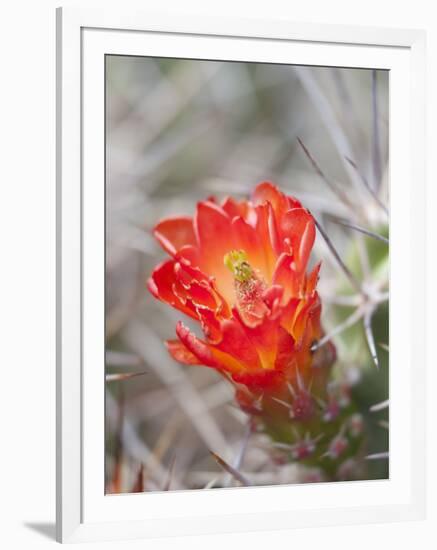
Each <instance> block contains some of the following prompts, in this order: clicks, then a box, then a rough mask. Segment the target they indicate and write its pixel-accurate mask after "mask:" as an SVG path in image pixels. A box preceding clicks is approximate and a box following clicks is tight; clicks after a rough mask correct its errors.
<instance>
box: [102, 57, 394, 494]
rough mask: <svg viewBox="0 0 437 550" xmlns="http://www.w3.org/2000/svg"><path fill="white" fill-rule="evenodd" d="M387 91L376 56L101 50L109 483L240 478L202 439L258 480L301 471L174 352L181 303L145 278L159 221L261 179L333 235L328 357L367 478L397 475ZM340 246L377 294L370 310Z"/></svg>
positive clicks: (211, 379) (327, 269)
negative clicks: (293, 57)
mask: <svg viewBox="0 0 437 550" xmlns="http://www.w3.org/2000/svg"><path fill="white" fill-rule="evenodd" d="M388 93H389V75H388V72H386V71H375V70H371V69H347V68H325V67H304V66H292V65H274V64H271V65H270V64H256V63H236V62H209V61H198V60H177V59H160V58H145V57H127V56H113V55H111V56H107V57H106V162H107V166H106V209H107V212H106V223H107V227H106V388H107V392H106V472H105V475H106V488H107V492H108V493H119V492H138V491H156V490H182V489H201V488H213V487H230V486H232V485H234V484H235V480H233V479H232V478H231V476H230V475H229V474H228V473H226V472H225V471H223V469H222V468H220V466H219V465H218V464H217V463H216V462H215V461H214V459H213V458H212V457H211V455H210V453H209V450H213V451H215V452H217V453H218V454H219V455H220V456H221V457H223V458H224V459H225V460H226V461H228V462H229V463H230V464H232V463H234V462H235V461H238V463H239V465H240V467H241V470H242V471H244V473H245V475H247V477H248V478H249V479H250V480H251V482H252V483H253V484H256V485H269V484H277V483H298V482H302V481H304V480H305V479H307V478H304V477H303V473H302V471H301V469H300V467H299V466H297V465H295V464H286V465H284V464H282V465H281V464H278V463H275V462H274V461H272V460H271V457H270V455H269V453H267V451H266V442H265V441H263V438H262V436H260V435H251V436H249V432H248V424H247V418H246V416H245V415H244V413H242V412H241V411H239V410H238V409H236V408H235V407H234V405H233V389H232V387H231V386H230V385H229V384H227V383H226V382H225V381H224V380H223V379H222V378H221V377H220V376H219V375H218V374H217V373H216V372H214V371H212V370H211V369H207V368H202V367H184V366H182V365H179V364H177V363H175V362H174V361H173V360H172V359H171V358H170V356H169V355H168V354H167V351H166V349H165V346H164V341H165V340H166V339H169V338H174V336H175V332H174V330H175V325H176V322H177V320H179V319H181V318H182V317H183V316H182V314H180V313H178V312H177V311H175V310H171V308H169V307H168V306H167V305H164V304H161V303H159V302H158V301H157V300H155V299H154V298H153V297H152V296H151V295H150V294H149V293H148V291H147V289H146V286H145V284H146V279H147V277H148V276H149V275H150V273H151V271H152V270H153V268H154V267H155V266H156V264H157V263H158V262H160V261H162V260H163V259H164V257H165V253H164V252H163V251H162V250H161V249H160V247H159V246H158V245H157V243H156V242H155V241H154V239H153V237H152V234H151V230H152V228H153V226H154V225H155V224H156V222H157V221H158V220H159V219H160V218H162V217H166V216H170V215H173V214H187V215H191V214H192V213H193V212H194V208H195V204H196V202H197V201H199V200H203V199H205V198H206V197H208V196H209V195H215V196H217V197H223V196H225V195H227V194H231V195H233V196H236V197H246V196H247V195H248V194H250V192H251V190H252V189H253V187H254V186H255V185H256V184H257V183H258V182H260V181H263V180H270V181H273V182H275V183H276V184H277V185H278V186H279V187H280V188H281V189H282V190H283V191H285V192H287V193H288V194H291V195H295V196H296V197H297V198H298V199H299V200H301V201H302V203H303V204H304V206H305V207H307V208H309V209H310V210H311V211H312V213H313V214H314V215H315V217H316V219H318V221H319V222H320V223H321V224H322V225H323V227H324V229H325V231H326V234H327V236H328V237H329V241H330V243H331V249H330V247H329V246H328V245H327V243H326V241H325V240H324V239H323V238H321V237H320V234H319V236H318V238H317V240H316V245H315V247H314V250H313V261H314V262H315V261H318V260H320V259H321V260H322V262H323V264H322V271H321V280H320V283H319V288H320V294H321V297H322V303H323V308H324V309H323V324H324V328H325V330H326V332H327V333H328V334H331V333H332V338H333V341H334V343H335V345H336V347H337V352H338V361H337V364H336V367H335V369H336V371H338V373H339V376H340V375H341V376H346V377H347V378H348V379H349V380H351V381H352V382H353V383H354V384H355V385H354V389H353V392H354V397H355V400H356V402H357V404H358V406H359V409H360V412H361V413H362V415H363V417H364V419H365V424H366V429H367V430H368V434H369V436H368V448H367V452H368V454H369V455H370V457H371V458H370V459H369V460H368V461H367V464H366V469H365V471H364V472H363V473H361V474H360V477H361V478H365V479H377V478H385V477H387V476H388V460H387V454H386V453H387V451H388V407H387V406H386V403H385V402H386V400H387V399H388V391H389V388H388V277H389V253H388V252H389V250H388V243H387V242H386V239H388V182H387V169H388V133H389V128H388V120H389V112H388V105H389V103H388ZM361 229H366V230H368V231H369V232H370V235H366V234H363V233H362V232H361ZM380 237H382V238H380ZM332 247H334V248H335V250H336V251H337V252H338V256H339V258H340V260H341V261H342V262H343V263H344V266H346V271H349V272H350V274H352V277H353V279H354V280H355V281H357V282H358V283H359V286H360V288H361V289H365V290H366V292H368V294H369V295H370V296H375V301H374V304H372V311H371V315H369V316H367V317H366V316H364V314H363V312H362V311H361V309H360V303H361V302H360V299H359V292H357V288H356V285H355V286H354V284H351V278H350V277H349V276H348V274H347V273H346V271H345V269H344V268H342V266H340V265H339V262H338V258H336V257H335V255H334V254H333V252H332ZM344 266H343V267H344ZM381 296H382V298H381ZM372 355H373V356H374V357H373V358H372ZM375 355H376V358H375ZM375 361H377V363H378V365H379V366H378V367H377V366H376V365H375ZM381 403H382V405H380V406H379V407H378V406H377V407H376V408H375V407H374V406H375V405H378V404H381Z"/></svg>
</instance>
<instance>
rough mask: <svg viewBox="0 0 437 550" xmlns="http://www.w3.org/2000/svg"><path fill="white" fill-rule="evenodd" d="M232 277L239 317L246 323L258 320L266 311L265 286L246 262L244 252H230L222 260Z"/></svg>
mask: <svg viewBox="0 0 437 550" xmlns="http://www.w3.org/2000/svg"><path fill="white" fill-rule="evenodd" d="M223 261H224V264H225V266H226V267H227V268H228V269H229V270H230V271H231V273H232V275H233V276H234V287H235V297H236V305H237V307H238V310H239V312H240V315H242V317H243V318H244V319H245V320H246V321H248V322H253V321H256V320H258V321H259V320H260V319H261V318H262V316H263V315H264V314H265V313H266V311H267V306H266V304H265V303H264V301H263V298H262V297H263V293H264V291H265V289H266V284H265V282H264V281H263V279H262V278H261V277H260V276H259V275H258V273H257V272H256V271H255V270H254V269H253V267H252V266H251V265H250V263H249V262H248V261H247V256H246V252H245V251H244V250H231V251H230V252H228V253H227V254H225V256H224V258H223Z"/></svg>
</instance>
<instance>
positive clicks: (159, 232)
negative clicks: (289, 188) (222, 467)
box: [148, 182, 332, 407]
mask: <svg viewBox="0 0 437 550" xmlns="http://www.w3.org/2000/svg"><path fill="white" fill-rule="evenodd" d="M315 233H316V231H315V223H314V219H313V217H312V216H311V214H310V213H309V212H308V210H306V209H305V208H303V206H302V204H301V203H300V202H299V201H298V200H297V199H295V198H293V197H288V196H286V195H284V194H283V193H281V192H280V191H279V190H278V189H277V188H276V187H275V186H274V185H272V184H271V183H268V182H264V183H261V184H259V185H258V186H257V187H256V188H255V190H254V192H253V195H252V198H251V200H250V201H241V202H237V201H236V200H234V199H233V198H226V199H224V200H223V201H222V202H221V203H218V202H217V201H216V200H215V199H214V198H209V199H208V200H206V201H203V202H199V203H198V205H197V210H196V213H195V215H194V217H193V218H190V217H185V216H184V217H174V218H168V219H164V220H162V221H160V222H159V223H158V224H157V226H156V227H155V229H154V235H155V237H156V239H157V240H158V241H159V243H160V244H161V246H162V247H163V249H164V250H165V251H166V252H167V253H168V254H169V255H170V256H171V258H170V259H168V260H166V261H165V262H163V263H162V264H160V265H159V266H157V267H156V269H155V270H154V271H153V274H152V276H151V278H150V279H149V281H148V288H149V290H150V292H151V293H152V294H153V295H154V296H155V297H156V298H158V299H159V300H161V301H163V302H166V303H168V304H170V305H171V306H173V307H174V308H176V309H178V310H180V311H181V312H182V313H184V314H186V315H187V316H189V317H191V318H192V319H194V320H196V321H198V322H199V323H200V326H201V329H202V331H203V335H204V337H203V338H199V337H197V336H196V335H195V334H193V333H192V332H191V331H190V330H189V329H188V328H187V327H186V326H184V325H183V324H182V322H179V323H178V324H177V327H176V334H177V336H178V339H176V340H170V341H168V342H167V346H168V350H169V352H170V354H171V355H172V356H173V358H174V359H176V360H177V361H179V362H181V363H185V364H189V365H205V366H208V367H212V368H214V369H216V370H217V371H219V372H221V373H222V374H225V375H227V376H228V377H230V378H231V379H232V380H233V382H234V383H236V384H237V385H238V387H239V388H240V396H239V397H240V403H241V404H242V405H244V391H241V388H243V389H248V390H249V393H250V394H251V396H253V394H256V395H260V394H261V393H265V392H266V391H267V392H271V393H273V394H274V395H276V396H278V395H281V392H283V390H284V388H286V387H288V388H289V387H291V386H293V385H295V386H296V388H297V390H298V391H299V390H300V391H301V392H302V394H304V393H305V384H307V383H309V381H310V378H311V379H312V378H313V376H314V373H312V374H311V376H310V370H311V368H312V364H313V353H312V351H311V346H312V344H313V343H314V341H315V340H317V339H318V338H320V336H321V326H320V311H321V305H320V300H319V296H318V294H317V291H316V285H317V280H318V274H319V269H320V264H318V265H316V266H315V267H314V269H313V270H312V271H311V272H309V273H307V266H308V260H309V256H310V253H311V249H312V247H313V243H314V239H315ZM325 349H326V348H325ZM325 353H326V352H325ZM330 362H332V361H330ZM313 370H320V369H313ZM298 382H299V383H298ZM287 391H288V390H287ZM246 405H247V406H249V405H251V406H252V407H253V399H252V397H251V399H250V402H249V401H248V402H247V403H246Z"/></svg>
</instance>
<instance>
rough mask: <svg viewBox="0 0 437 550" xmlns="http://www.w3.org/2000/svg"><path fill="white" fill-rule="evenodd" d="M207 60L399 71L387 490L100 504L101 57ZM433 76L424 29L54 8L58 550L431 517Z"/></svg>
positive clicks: (394, 84) (229, 494) (380, 486)
mask: <svg viewBox="0 0 437 550" xmlns="http://www.w3.org/2000/svg"><path fill="white" fill-rule="evenodd" d="M218 43H220V49H219V50H218V47H217V46H218ZM249 45H250V48H249V47H248V46H249ZM261 45H262V47H260V46H261ZM195 49H198V51H199V52H202V54H201V55H198V56H197V57H198V58H202V57H203V56H205V57H206V55H207V56H208V58H210V59H214V56H217V58H222V59H226V60H233V59H239V60H250V61H269V60H270V61H277V62H278V61H281V62H285V63H286V62H289V63H291V62H293V63H302V64H319V65H339V64H341V65H343V66H351V67H354V66H361V67H363V66H367V67H375V68H385V69H389V70H390V71H391V81H390V83H391V103H390V112H391V116H390V159H391V167H390V178H391V182H393V181H396V182H397V187H396V189H394V188H393V189H392V193H391V222H390V239H391V244H390V254H391V276H392V278H391V303H390V308H391V309H390V318H391V327H390V336H391V337H390V342H391V349H390V409H391V410H390V416H391V420H390V422H391V426H390V453H391V464H390V479H389V480H384V481H380V482H379V481H378V482H355V483H352V484H347V483H345V484H313V485H311V486H310V485H305V486H280V487H262V488H259V487H258V488H245V489H241V490H237V491H234V490H216V491H213V492H211V491H205V492H198V491H191V492H178V493H175V494H171V493H156V494H145V495H123V496H118V497H105V496H104V491H103V490H102V488H103V471H104V470H103V459H104V457H103V453H102V449H103V445H104V433H103V430H102V426H103V424H102V421H103V415H104V408H103V402H104V401H103V399H104V397H103V371H102V370H101V366H102V365H103V364H104V355H103V353H104V345H103V347H102V344H104V340H103V337H104V326H103V322H102V316H103V312H104V309H103V308H104V292H103V289H104V286H103V281H104V223H103V221H104V217H103V211H104V210H103V209H104V188H103V186H102V185H99V182H100V183H101V182H102V177H103V174H104V132H103V127H104V108H103V105H104V101H103V95H102V94H103V90H104V79H103V74H104V73H103V63H104V55H105V54H106V53H118V54H133V53H135V54H141V55H152V53H154V54H155V55H164V54H165V55H172V56H174V57H184V55H185V56H189V55H191V54H190V52H193V51H194V50H195ZM219 51H220V53H218V52H219ZM424 65H425V35H424V32H422V31H417V30H401V29H399V30H395V29H381V28H365V27H349V26H337V25H335V26H333V25H324V26H321V25H312V24H301V23H297V22H293V21H285V20H281V21H275V20H268V21H259V20H251V19H245V20H241V19H233V18H229V19H217V18H215V19H213V18H208V17H199V18H197V19H196V18H192V17H181V16H177V17H176V16H175V17H169V16H166V17H163V16H158V15H154V14H152V13H148V12H147V11H145V12H144V13H138V12H135V13H132V12H131V13H129V12H124V11H123V10H122V9H120V10H112V9H109V10H104V11H103V10H98V11H93V10H89V9H75V8H60V9H58V11H57V147H58V149H57V235H58V241H57V242H58V250H57V252H58V255H57V258H58V259H57V262H58V263H57V327H58V332H57V540H58V541H60V542H80V541H97V540H120V539H132V538H142V537H151V536H154V537H156V536H166V535H181V534H205V533H218V532H234V531H235V532H237V531H250V530H261V529H262V530H273V529H289V528H293V527H303V526H318V525H333V524H353V523H364V522H387V521H394V520H396V521H399V520H411V519H419V518H422V517H424V508H425V468H424V449H425V432H424V426H425V418H424V416H425V413H424V411H425V399H424V396H425V342H424V339H425V336H424V334H425V330H424V329H425V326H424V325H425V285H424V279H425V245H424V243H425V219H424V218H425V164H424V161H425V159H424V150H425V135H424V127H425V86H424ZM90 182H93V183H92V184H91V183H90ZM398 189H400V190H401V191H402V192H399V190H398ZM406 243H407V244H406ZM413 319H414V322H413ZM91 333H92V334H93V341H94V345H89V342H90V339H89V338H87V337H86V336H87V334H91ZM413 352H414V353H413ZM90 364H93V365H96V364H97V365H99V366H98V368H97V367H96V368H93V369H90V368H89V365H90ZM100 377H102V378H100ZM402 449H403V451H402V452H400V451H401V450H402ZM99 472H101V473H100V476H99ZM117 499H118V503H119V504H118V505H117ZM152 500H153V501H152ZM314 502H316V503H317V505H314V504H313V503H314Z"/></svg>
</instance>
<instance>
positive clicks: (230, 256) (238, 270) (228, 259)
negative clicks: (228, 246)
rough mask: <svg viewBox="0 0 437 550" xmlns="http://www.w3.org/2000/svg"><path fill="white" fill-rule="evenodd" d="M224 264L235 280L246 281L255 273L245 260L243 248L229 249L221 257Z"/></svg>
mask: <svg viewBox="0 0 437 550" xmlns="http://www.w3.org/2000/svg"><path fill="white" fill-rule="evenodd" d="M223 262H224V264H225V266H226V267H227V268H228V269H229V270H230V271H231V273H232V275H233V276H234V278H235V280H236V281H239V282H240V283H247V282H248V281H250V280H251V279H253V278H254V276H255V273H254V271H253V269H252V267H251V265H250V264H249V262H248V261H247V256H246V252H244V250H231V251H230V252H228V253H227V254H225V256H224V258H223Z"/></svg>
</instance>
